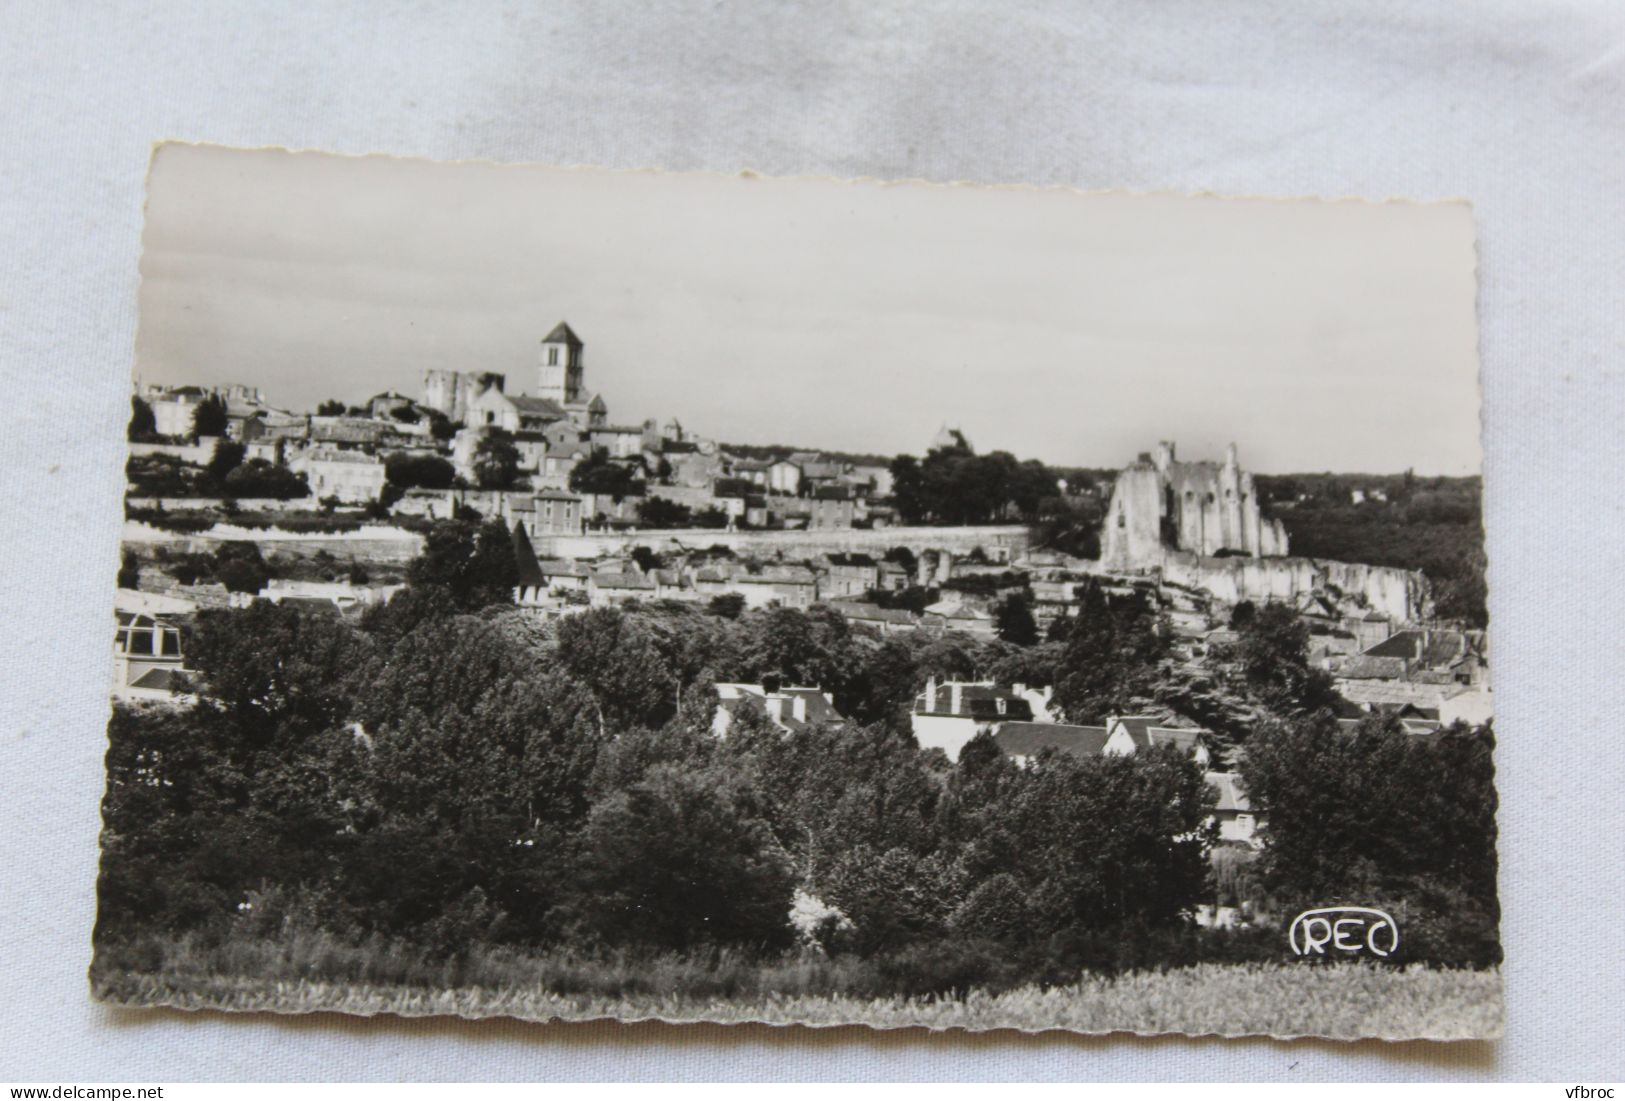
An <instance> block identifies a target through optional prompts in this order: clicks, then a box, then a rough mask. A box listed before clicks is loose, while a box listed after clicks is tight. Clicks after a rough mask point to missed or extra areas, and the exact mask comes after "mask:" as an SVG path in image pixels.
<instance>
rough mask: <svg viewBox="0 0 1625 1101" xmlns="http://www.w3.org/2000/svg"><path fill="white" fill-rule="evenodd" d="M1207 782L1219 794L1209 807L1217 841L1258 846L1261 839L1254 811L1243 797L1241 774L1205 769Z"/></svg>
mask: <svg viewBox="0 0 1625 1101" xmlns="http://www.w3.org/2000/svg"><path fill="white" fill-rule="evenodd" d="M1207 783H1208V786H1209V787H1211V788H1213V789H1214V790H1215V791H1216V792H1218V795H1219V802H1218V805H1217V806H1215V807H1214V808H1213V821H1214V822H1216V823H1217V824H1218V827H1219V840H1220V841H1229V842H1232V843H1234V844H1238V845H1247V846H1249V847H1251V848H1255V849H1256V848H1260V847H1262V845H1263V841H1262V840H1261V839H1260V838H1259V836H1258V827H1259V821H1258V813H1257V812H1256V811H1255V810H1253V805H1252V803H1251V802H1250V801H1249V800H1248V799H1247V792H1246V791H1245V789H1243V787H1242V785H1241V777H1240V776H1239V775H1237V774H1236V773H1234V772H1209V773H1207Z"/></svg>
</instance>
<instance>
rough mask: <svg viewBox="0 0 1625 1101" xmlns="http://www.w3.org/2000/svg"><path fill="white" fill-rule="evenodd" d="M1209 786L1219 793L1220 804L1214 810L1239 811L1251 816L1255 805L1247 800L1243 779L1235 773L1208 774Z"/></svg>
mask: <svg viewBox="0 0 1625 1101" xmlns="http://www.w3.org/2000/svg"><path fill="white" fill-rule="evenodd" d="M1207 782H1208V786H1209V787H1211V788H1213V789H1214V790H1215V791H1217V792H1218V793H1219V802H1218V805H1217V806H1215V807H1214V808H1213V809H1214V810H1220V811H1225V810H1229V811H1237V812H1239V813H1242V814H1250V813H1251V812H1252V809H1253V805H1252V803H1251V802H1250V801H1248V799H1247V792H1246V790H1245V789H1243V787H1242V786H1241V777H1240V776H1238V775H1236V774H1235V773H1234V772H1210V773H1208V774H1207Z"/></svg>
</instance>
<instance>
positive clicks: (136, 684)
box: [113, 589, 193, 702]
mask: <svg viewBox="0 0 1625 1101" xmlns="http://www.w3.org/2000/svg"><path fill="white" fill-rule="evenodd" d="M192 610H193V609H192V607H191V605H189V604H187V603H186V602H185V601H182V600H178V599H174V598H170V597H164V596H160V595H158V594H155V593H144V592H136V591H134V590H130V589H120V590H119V592H118V598H117V600H116V601H115V612H114V621H115V624H116V626H115V629H114V633H113V696H114V697H115V698H116V699H121V700H131V701H134V700H148V701H157V702H165V701H171V702H172V701H178V700H181V699H184V698H186V697H188V696H189V695H190V687H189V686H188V684H187V681H186V677H185V673H186V669H185V656H184V655H183V654H182V652H181V631H180V628H179V627H178V626H177V625H176V624H175V623H174V622H173V621H172V620H171V619H170V618H169V617H170V616H172V615H176V614H183V613H185V612H189V611H192Z"/></svg>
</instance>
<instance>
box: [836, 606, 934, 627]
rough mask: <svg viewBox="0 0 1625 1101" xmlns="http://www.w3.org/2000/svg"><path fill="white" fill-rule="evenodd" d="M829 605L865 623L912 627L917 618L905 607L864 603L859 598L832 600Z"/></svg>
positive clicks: (850, 617) (846, 615) (844, 614)
mask: <svg viewBox="0 0 1625 1101" xmlns="http://www.w3.org/2000/svg"><path fill="white" fill-rule="evenodd" d="M829 606H830V607H831V608H833V609H834V610H835V611H837V612H840V613H841V614H842V615H843V616H845V617H846V618H847V619H855V620H858V621H859V622H867V623H892V624H897V625H899V626H906V627H912V626H913V625H914V624H915V623H916V622H918V618H917V617H916V616H915V615H914V613H913V612H911V611H909V610H908V609H907V608H882V607H881V606H880V605H878V604H865V603H864V602H862V601H859V600H832V601H830V602H829Z"/></svg>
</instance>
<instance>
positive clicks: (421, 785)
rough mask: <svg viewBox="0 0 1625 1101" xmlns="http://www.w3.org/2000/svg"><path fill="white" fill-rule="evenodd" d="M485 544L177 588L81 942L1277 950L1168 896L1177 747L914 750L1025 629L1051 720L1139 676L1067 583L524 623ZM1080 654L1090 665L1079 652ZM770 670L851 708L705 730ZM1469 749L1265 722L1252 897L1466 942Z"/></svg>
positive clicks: (123, 767)
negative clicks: (737, 691) (1051, 638)
mask: <svg viewBox="0 0 1625 1101" xmlns="http://www.w3.org/2000/svg"><path fill="white" fill-rule="evenodd" d="M512 553H513V552H512V541H511V539H510V538H509V537H508V533H507V532H506V531H504V530H503V528H502V527H501V525H499V524H485V525H476V524H473V523H471V522H459V523H448V524H444V525H440V526H438V527H437V528H436V529H435V530H434V531H433V532H431V533H430V535H429V537H428V540H427V542H426V548H425V552H424V554H423V555H422V557H420V558H419V559H418V560H417V561H415V562H414V563H413V564H412V566H411V568H410V569H409V571H408V587H407V588H406V589H405V590H403V591H402V592H401V593H400V594H398V595H397V596H396V597H395V598H394V599H393V600H392V601H391V602H390V603H389V604H387V605H384V606H382V607H380V608H377V609H374V610H373V611H371V612H369V613H368V614H367V615H365V616H364V617H363V618H362V619H361V620H360V621H359V622H352V621H349V620H346V619H344V618H341V617H339V616H336V615H323V614H319V613H314V612H311V611H308V610H304V609H299V608H295V607H291V606H278V605H273V604H270V603H267V602H263V601H262V602H257V603H255V604H253V605H251V606H249V607H247V608H242V609H232V610H220V611H206V612H200V613H198V614H197V615H196V617H195V620H194V622H193V623H192V624H191V625H190V627H189V630H188V637H187V640H186V653H187V655H188V667H189V668H190V669H192V670H194V671H195V674H196V676H197V678H198V681H199V685H198V687H199V688H200V690H201V692H202V699H201V701H200V702H199V703H198V705H197V706H195V707H193V708H190V709H186V710H169V709H157V708H128V707H122V706H120V707H117V708H116V709H115V712H114V716H113V719H112V722H111V724H110V727H109V752H108V757H107V769H108V790H107V795H106V798H105V800H104V805H103V811H104V834H103V860H102V871H101V880H100V893H99V901H100V910H99V915H98V925H97V933H96V936H97V943H98V950H99V952H103V951H105V952H106V953H107V958H110V959H117V958H129V957H120V955H119V953H120V952H121V951H122V950H125V949H129V948H130V946H133V945H137V944H139V943H140V942H141V941H142V940H143V938H153V937H160V938H163V937H168V938H174V937H178V936H189V937H195V938H201V939H202V940H204V941H211V940H212V941H215V942H223V941H229V940H231V939H232V938H236V937H242V936H245V935H248V934H247V933H246V932H245V930H252V931H254V934H255V935H263V936H279V935H286V934H287V933H288V931H289V930H292V929H296V928H310V929H320V930H322V931H323V932H324V933H326V934H329V935H331V936H334V937H336V938H340V939H343V940H346V941H348V942H351V943H356V944H360V943H366V942H369V938H373V939H377V938H384V939H386V940H388V941H389V942H390V943H396V944H404V945H407V946H409V947H410V950H411V951H414V952H417V953H421V954H422V955H423V956H424V957H425V958H428V959H455V958H457V957H458V956H459V955H460V954H462V953H466V952H468V951H470V950H471V949H473V948H475V947H478V946H489V945H501V946H508V947H511V948H514V949H517V950H524V951H534V952H545V951H550V950H556V949H559V948H561V947H567V948H569V949H570V950H572V951H580V952H588V953H592V952H617V951H618V952H627V951H633V952H637V951H677V952H702V951H706V950H709V949H714V948H716V947H718V946H723V945H729V946H736V947H738V948H739V949H740V950H743V951H748V952H751V953H757V954H760V956H761V958H763V959H769V958H777V956H778V955H779V954H782V953H784V952H790V951H809V952H814V953H818V954H822V955H825V956H828V957H831V958H849V959H852V960H856V961H860V962H861V963H862V965H863V966H865V967H869V968H872V969H874V972H875V974H877V975H880V976H882V977H883V979H884V982H885V983H890V984H891V986H890V988H892V989H896V990H899V991H907V992H928V991H941V990H947V989H963V988H964V987H965V986H966V985H978V984H979V985H997V984H1000V983H1014V982H1018V981H1031V980H1035V979H1036V980H1038V981H1051V980H1054V981H1068V980H1069V979H1071V978H1075V977H1076V973H1077V971H1078V969H1080V968H1091V969H1098V970H1115V969H1120V968H1124V967H1146V966H1158V965H1166V964H1169V963H1177V962H1186V961H1189V960H1193V959H1198V958H1235V957H1237V956H1247V955H1251V956H1258V955H1264V956H1268V957H1270V958H1278V957H1280V956H1281V955H1282V954H1283V952H1284V948H1283V943H1284V942H1282V940H1281V938H1280V937H1279V935H1278V931H1277V930H1272V931H1268V932H1267V933H1265V934H1259V935H1255V936H1251V937H1249V936H1248V935H1240V934H1238V935H1235V936H1230V935H1225V934H1203V933H1199V932H1197V931H1195V930H1193V929H1192V927H1191V926H1190V925H1189V923H1188V922H1187V921H1186V920H1185V915H1186V914H1188V912H1189V911H1190V909H1191V908H1192V907H1194V906H1196V905H1199V904H1202V903H1204V902H1206V901H1211V900H1212V899H1213V898H1214V897H1215V891H1216V886H1215V884H1214V882H1213V876H1212V873H1211V871H1210V862H1209V859H1208V858H1209V853H1210V848H1211V846H1212V844H1213V836H1212V831H1211V827H1210V826H1209V825H1208V824H1207V821H1208V817H1209V814H1210V812H1211V808H1212V805H1213V795H1212V793H1211V789H1209V788H1208V786H1207V785H1206V783H1205V782H1204V779H1203V775H1202V771H1201V769H1200V768H1199V767H1198V766H1197V765H1196V764H1195V763H1194V762H1193V761H1191V760H1190V759H1189V758H1187V757H1184V756H1182V755H1179V754H1177V753H1175V752H1174V751H1172V750H1163V751H1157V752H1149V753H1141V754H1137V755H1135V756H1132V757H1120V758H1118V757H1111V758H1093V759H1083V760H1080V759H1076V758H1072V757H1069V756H1065V755H1060V754H1055V753H1045V754H1042V755H1040V756H1039V757H1038V758H1037V759H1036V760H1034V761H1031V762H1028V763H1027V765H1026V766H1025V767H1017V765H1016V764H1014V763H1013V762H1011V761H1009V760H1008V759H1006V758H1005V757H1004V756H1003V755H1002V753H1001V752H1000V750H999V749H998V747H997V746H996V745H995V744H994V743H993V742H992V740H991V739H989V738H987V737H985V736H984V737H982V738H979V739H978V740H977V741H975V742H973V743H971V745H969V746H967V747H966V749H965V750H964V752H963V753H962V754H961V756H960V759H959V760H958V762H957V763H954V764H950V763H949V762H948V761H947V760H946V758H944V757H942V756H941V754H940V753H936V752H933V753H923V752H921V751H920V750H919V749H918V748H917V747H916V746H915V744H914V742H913V740H912V738H911V737H910V736H909V733H908V710H909V706H910V702H911V700H912V698H913V696H914V694H915V693H916V692H917V691H918V690H919V688H920V686H921V685H922V683H923V680H924V678H925V677H926V676H929V675H937V676H964V675H967V674H971V673H974V672H981V671H986V670H987V669H989V668H990V665H979V663H982V662H989V663H991V664H997V663H998V662H1000V661H1003V662H1005V663H1007V665H1008V668H1006V669H1005V670H1004V671H1003V672H1004V673H1006V674H1009V673H1014V672H1017V671H1019V665H1020V663H1021V662H1023V661H1025V662H1027V663H1029V664H1032V665H1035V666H1042V665H1044V660H1043V655H1044V653H1045V649H1044V648H1045V647H1046V646H1059V647H1060V650H1059V663H1058V664H1056V665H1053V666H1051V667H1050V668H1051V673H1052V675H1051V679H1052V680H1053V681H1054V683H1055V684H1056V688H1057V697H1058V698H1062V699H1063V700H1064V701H1065V702H1064V706H1065V707H1066V709H1067V711H1068V714H1069V716H1077V717H1080V718H1084V717H1089V716H1090V715H1093V714H1095V713H1096V711H1097V710H1098V709H1100V708H1105V707H1108V706H1117V705H1118V704H1119V703H1120V702H1132V701H1133V700H1135V699H1137V698H1138V693H1140V692H1141V691H1142V690H1143V691H1149V692H1151V693H1152V694H1153V695H1154V694H1155V692H1156V691H1157V686H1156V684H1154V683H1152V682H1151V681H1145V680H1141V679H1139V678H1140V677H1141V676H1142V674H1143V667H1144V666H1146V665H1147V663H1150V664H1151V666H1152V667H1155V664H1156V661H1157V660H1160V659H1157V656H1156V655H1155V654H1153V653H1150V652H1142V647H1143V646H1147V645H1149V644H1147V643H1145V642H1144V641H1143V639H1141V638H1139V633H1140V632H1141V630H1142V628H1146V627H1148V624H1147V623H1146V612H1145V610H1144V609H1142V608H1135V607H1132V606H1128V605H1118V606H1116V607H1113V605H1112V602H1111V601H1108V600H1105V599H1104V598H1103V597H1102V599H1100V600H1098V601H1097V600H1096V599H1095V597H1090V601H1089V602H1090V605H1091V607H1092V609H1093V611H1092V612H1091V615H1092V616H1093V618H1091V619H1088V620H1084V621H1083V622H1084V623H1085V624H1086V625H1087V627H1086V628H1079V629H1078V630H1077V632H1075V633H1074V635H1073V636H1071V637H1069V638H1067V639H1066V640H1064V641H1061V640H1057V642H1056V643H1053V644H1052V643H1043V644H1038V645H1035V646H1027V647H1022V646H1015V645H1012V644H1009V643H1002V642H992V643H977V642H974V641H972V640H968V639H961V638H953V637H949V638H938V639H924V638H916V637H911V636H895V637H892V638H887V639H884V640H882V639H879V638H876V637H873V636H869V635H866V634H864V633H863V632H861V631H855V630H853V629H851V628H849V627H848V625H847V624H846V623H845V622H844V621H843V620H842V619H841V618H840V617H839V616H838V615H834V614H832V613H829V612H828V611H827V610H826V609H821V608H814V609H811V610H809V611H805V612H803V611H799V610H796V609H785V608H774V609H766V610H759V611H744V612H740V611H739V610H738V609H733V610H732V611H733V615H732V616H730V615H725V614H711V613H709V612H707V611H704V610H700V609H695V608H677V607H670V608H663V607H648V608H629V609H622V610H617V609H596V610H591V611H587V612H584V613H581V614H579V615H575V616H571V617H567V618H564V619H562V620H559V621H557V622H555V623H542V622H537V621H534V620H531V619H528V618H526V617H525V616H524V615H523V614H521V613H520V612H518V611H517V610H516V609H513V608H512V607H511V606H509V605H508V600H509V594H508V586H510V585H511V584H512V579H513V557H512ZM1108 618H1110V619H1111V622H1110V623H1108V622H1107V619H1108ZM1085 629H1086V630H1088V631H1091V632H1092V631H1097V630H1104V631H1106V632H1108V635H1109V637H1108V638H1107V639H1106V640H1103V641H1100V642H1096V643H1088V642H1086V641H1085V639H1084V637H1083V631H1084V630H1085ZM1108 652H1109V653H1117V652H1121V653H1122V655H1123V656H1122V657H1121V661H1120V663H1119V666H1118V667H1117V669H1116V671H1114V672H1110V673H1107V674H1101V673H1097V672H1095V671H1092V670H1091V669H1089V668H1087V667H1086V666H1085V665H1084V664H1082V663H1084V662H1086V661H1088V660H1091V659H1093V658H1098V657H1099V656H1101V655H1102V654H1106V653H1108ZM771 674H781V675H783V676H785V677H787V678H788V679H789V680H790V681H791V682H793V683H809V684H818V685H822V686H824V687H826V688H828V689H830V690H831V691H833V692H834V693H835V696H836V700H837V704H838V706H840V707H841V709H842V710H843V712H844V713H846V714H847V715H849V716H850V717H851V720H852V721H850V722H849V723H847V724H845V725H844V726H838V727H832V726H818V725H815V726H811V727H807V728H804V729H800V730H797V731H795V732H793V733H789V734H786V733H785V732H784V731H782V730H780V729H779V728H778V727H777V726H776V725H775V724H773V723H772V722H771V721H770V720H769V719H768V718H767V717H766V716H765V715H764V714H762V713H760V711H759V710H757V709H755V708H753V707H745V708H743V709H742V711H741V712H740V713H739V714H738V715H737V716H736V717H735V719H734V722H733V723H732V726H731V728H730V731H729V734H728V736H727V737H726V738H717V737H715V736H714V735H713V734H712V723H713V717H714V714H715V709H716V706H717V697H716V694H715V692H714V690H713V689H712V688H711V685H713V684H714V683H716V682H718V681H725V680H740V681H749V682H759V681H760V680H761V679H762V678H763V677H764V676H767V675H771ZM1328 724H1329V725H1328ZM1488 747H1489V733H1488V731H1487V730H1485V731H1478V732H1472V731H1465V730H1460V731H1451V732H1450V733H1448V734H1447V735H1444V736H1441V737H1440V738H1438V739H1435V740H1428V741H1427V744H1426V745H1424V744H1423V743H1422V742H1418V741H1416V740H1414V739H1408V736H1406V735H1404V734H1402V733H1401V732H1399V731H1398V730H1397V728H1396V727H1395V726H1394V725H1393V724H1391V723H1388V724H1384V723H1383V722H1382V721H1381V720H1372V721H1371V722H1369V723H1367V724H1365V726H1363V727H1362V728H1361V729H1360V730H1359V731H1358V732H1357V733H1354V734H1348V733H1345V732H1344V731H1343V730H1342V729H1341V728H1340V727H1338V725H1337V724H1336V723H1335V721H1331V720H1329V719H1328V718H1327V712H1325V711H1324V710H1320V711H1314V712H1310V713H1306V714H1299V715H1292V714H1285V715H1273V714H1272V715H1271V716H1269V717H1267V718H1266V719H1264V720H1262V721H1261V723H1260V725H1258V726H1257V727H1256V729H1255V730H1254V731H1253V736H1252V738H1251V739H1249V740H1248V742H1247V752H1246V754H1245V761H1244V762H1243V764H1242V766H1241V767H1242V769H1243V772H1244V774H1245V775H1246V777H1247V782H1248V784H1249V786H1250V788H1252V789H1253V790H1255V801H1256V802H1260V803H1261V804H1262V807H1263V812H1264V813H1267V814H1268V815H1270V818H1271V822H1272V827H1271V831H1272V832H1271V835H1270V836H1271V843H1270V847H1269V848H1268V849H1266V851H1265V856H1264V859H1263V860H1261V861H1259V862H1258V863H1257V867H1255V868H1254V869H1252V872H1251V873H1250V874H1255V875H1257V876H1258V877H1259V878H1260V882H1261V883H1262V884H1263V887H1264V889H1266V890H1268V891H1269V892H1272V893H1273V894H1274V895H1275V896H1277V897H1279V898H1281V899H1285V900H1296V899H1298V898H1299V897H1304V898H1309V897H1313V898H1316V899H1326V897H1327V895H1328V894H1333V895H1336V896H1338V897H1337V899H1336V900H1343V896H1345V895H1348V894H1350V893H1351V892H1355V891H1357V890H1358V891H1370V892H1371V893H1372V894H1373V895H1374V896H1377V897H1381V898H1382V899H1384V900H1390V899H1391V900H1395V901H1394V902H1393V904H1394V905H1396V906H1397V905H1401V904H1403V905H1404V906H1406V907H1409V909H1408V910H1407V914H1408V915H1409V916H1410V920H1414V921H1415V922H1417V923H1418V924H1420V925H1421V926H1424V927H1426V928H1428V929H1432V930H1433V933H1431V934H1430V935H1428V936H1422V937H1418V938H1410V939H1408V940H1407V949H1406V951H1407V955H1406V956H1405V957H1404V958H1405V959H1407V960H1415V959H1435V960H1440V961H1443V962H1451V963H1472V964H1479V965H1481V964H1483V963H1485V962H1493V961H1494V958H1498V957H1497V956H1496V955H1495V954H1496V953H1498V948H1496V947H1495V946H1494V920H1493V915H1494V911H1493V907H1494V855H1493V854H1494V847H1493V846H1494V830H1493V817H1492V816H1493V805H1494V803H1493V786H1492V777H1491V775H1490V773H1489V757H1488ZM1277 823H1278V824H1277ZM1348 900H1349V901H1355V900H1354V899H1352V898H1351V899H1348ZM1467 903H1471V906H1468V905H1467ZM1365 904H1370V902H1369V900H1367V901H1366V902H1365ZM1466 912H1470V913H1471V914H1473V915H1476V917H1475V920H1477V922H1478V924H1476V925H1473V926H1472V928H1471V929H1470V930H1468V931H1467V932H1465V933H1464V932H1463V931H1462V930H1461V929H1460V928H1459V926H1460V925H1461V919H1460V918H1459V916H1452V915H1459V914H1460V913H1466ZM792 913H794V915H795V917H794V920H792ZM1475 953H1476V954H1475Z"/></svg>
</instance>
